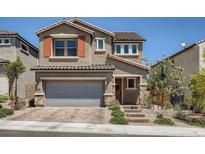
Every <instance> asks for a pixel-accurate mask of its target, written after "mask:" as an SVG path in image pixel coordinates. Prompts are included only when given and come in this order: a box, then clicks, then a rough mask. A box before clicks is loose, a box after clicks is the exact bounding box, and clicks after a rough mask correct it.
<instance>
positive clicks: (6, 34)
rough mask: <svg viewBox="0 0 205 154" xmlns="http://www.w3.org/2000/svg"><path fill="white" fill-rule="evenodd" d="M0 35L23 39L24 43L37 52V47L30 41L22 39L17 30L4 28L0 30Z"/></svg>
mask: <svg viewBox="0 0 205 154" xmlns="http://www.w3.org/2000/svg"><path fill="white" fill-rule="evenodd" d="M0 35H1V36H8V35H9V36H14V37H17V38H18V39H20V40H21V41H23V42H24V43H26V44H28V45H29V46H30V47H31V48H33V49H34V50H35V51H36V52H39V49H38V48H37V47H35V46H34V45H33V44H32V43H30V42H29V41H27V40H26V39H24V38H23V37H22V36H21V35H20V34H19V33H17V32H12V31H6V30H0Z"/></svg>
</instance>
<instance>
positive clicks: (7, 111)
mask: <svg viewBox="0 0 205 154" xmlns="http://www.w3.org/2000/svg"><path fill="white" fill-rule="evenodd" d="M0 111H1V112H4V113H5V114H6V115H13V114H14V110H13V109H8V108H2V109H0Z"/></svg>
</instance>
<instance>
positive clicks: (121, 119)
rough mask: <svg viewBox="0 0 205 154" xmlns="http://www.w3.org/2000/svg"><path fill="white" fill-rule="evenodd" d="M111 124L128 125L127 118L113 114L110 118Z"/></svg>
mask: <svg viewBox="0 0 205 154" xmlns="http://www.w3.org/2000/svg"><path fill="white" fill-rule="evenodd" d="M110 123H112V124H120V125H128V120H127V119H126V118H125V117H122V116H114V117H112V118H111V119H110Z"/></svg>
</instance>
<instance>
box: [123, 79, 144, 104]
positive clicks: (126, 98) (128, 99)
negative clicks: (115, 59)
mask: <svg viewBox="0 0 205 154" xmlns="http://www.w3.org/2000/svg"><path fill="white" fill-rule="evenodd" d="M139 84H140V78H136V90H133V89H132V90H130V89H127V78H126V77H124V78H123V104H138V103H139V94H140V86H139Z"/></svg>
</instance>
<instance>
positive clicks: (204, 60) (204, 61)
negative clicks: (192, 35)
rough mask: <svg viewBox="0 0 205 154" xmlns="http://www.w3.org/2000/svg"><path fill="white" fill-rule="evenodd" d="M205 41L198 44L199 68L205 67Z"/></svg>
mask: <svg viewBox="0 0 205 154" xmlns="http://www.w3.org/2000/svg"><path fill="white" fill-rule="evenodd" d="M203 55H205V42H203V43H201V44H199V65H200V70H202V69H205V57H203Z"/></svg>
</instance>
